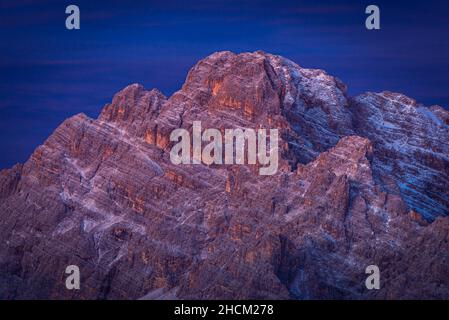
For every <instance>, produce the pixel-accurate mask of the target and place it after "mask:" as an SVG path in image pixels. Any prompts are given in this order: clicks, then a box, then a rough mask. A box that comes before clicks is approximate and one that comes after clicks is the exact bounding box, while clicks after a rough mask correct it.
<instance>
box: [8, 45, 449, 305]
mask: <svg viewBox="0 0 449 320" xmlns="http://www.w3.org/2000/svg"><path fill="white" fill-rule="evenodd" d="M193 121H201V123H202V126H203V127H204V128H218V129H224V128H255V129H256V128H266V129H270V128H276V129H278V130H279V169H278V171H277V173H276V174H274V175H272V176H262V175H259V174H258V165H257V164H256V165H252V164H246V165H215V164H211V165H204V164H186V165H174V164H173V163H172V162H171V161H170V148H171V147H172V145H173V142H172V141H170V133H171V132H172V131H173V130H174V129H177V128H184V129H186V130H189V131H190V130H191V128H192V123H193ZM0 241H1V243H2V245H1V246H0V298H2V299H24V298H31V299H47V298H52V299H74V298H76V299H406V298H424V299H441V298H449V112H448V111H446V110H445V109H443V108H442V107H439V106H430V107H427V106H424V105H422V104H420V103H418V102H416V101H415V100H413V99H411V98H409V97H406V96H405V95H402V94H399V93H392V92H381V93H372V92H368V93H365V94H361V95H359V96H356V97H351V96H349V95H348V93H347V89H346V85H345V84H344V83H342V82H341V81H340V80H339V79H337V78H336V77H333V76H331V75H328V74H327V73H326V72H325V71H322V70H316V69H306V68H302V67H300V66H299V65H297V64H295V63H294V62H292V61H290V60H288V59H285V58H283V57H280V56H275V55H271V54H267V53H264V52H261V51H258V52H254V53H242V54H234V53H231V52H218V53H214V54H212V55H211V56H209V57H207V58H205V59H203V60H201V61H200V62H198V63H197V64H196V65H195V66H194V67H193V68H192V69H191V70H190V72H189V73H188V76H187V79H186V81H185V83H184V85H183V86H182V88H181V90H179V91H178V92H176V93H174V94H173V95H172V96H171V97H170V98H166V97H165V96H164V95H163V94H162V93H161V92H159V91H158V90H157V89H153V90H149V91H148V90H146V89H145V88H144V87H143V86H141V85H139V84H132V85H130V86H128V87H126V88H125V89H123V90H122V91H120V92H119V93H117V94H116V95H115V96H114V98H113V100H112V102H111V103H110V104H108V105H106V106H105V107H104V108H103V110H102V111H101V114H100V116H99V117H98V119H91V118H89V117H87V116H85V115H84V114H78V115H75V116H73V117H71V118H69V119H67V120H66V121H64V122H63V123H62V124H61V125H60V126H59V127H58V128H57V129H56V130H55V131H54V133H53V134H52V135H51V136H50V137H49V138H48V139H47V140H46V141H45V143H44V144H43V145H41V146H39V147H38V148H37V149H36V150H35V151H34V152H33V154H32V155H31V157H30V158H29V160H28V161H27V162H25V163H24V164H17V165H15V166H14V167H13V168H11V169H6V170H3V171H1V173H0ZM69 265H75V266H78V267H79V270H80V289H79V290H68V289H67V288H66V277H67V276H68V275H67V274H66V273H65V271H66V268H67V266H69ZM370 265H376V266H378V268H379V271H380V289H378V290H377V289H373V290H368V288H367V287H366V286H365V280H366V278H367V277H368V275H367V274H366V273H365V271H366V268H367V266H370Z"/></svg>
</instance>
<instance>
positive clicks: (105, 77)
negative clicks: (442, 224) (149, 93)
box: [0, 0, 449, 168]
mask: <svg viewBox="0 0 449 320" xmlns="http://www.w3.org/2000/svg"><path fill="white" fill-rule="evenodd" d="M69 4H76V5H78V6H79V7H80V11H81V29H80V30H71V31H70V30H67V29H66V28H65V19H66V16H67V15H66V14H65V7H66V6H67V5H69ZM368 4H376V5H378V6H379V7H380V10H381V30H380V31H368V30H366V29H365V23H364V22H365V18H366V15H365V13H364V12H365V7H366V6H367V5H368ZM0 10H1V12H0V39H1V41H0V128H1V129H0V130H1V135H0V168H5V167H10V166H12V165H13V164H14V163H16V162H24V161H25V160H26V159H27V158H28V157H29V155H30V154H31V152H32V151H33V150H34V148H35V147H36V146H38V145H39V144H41V143H42V142H43V141H44V140H45V138H46V137H47V136H48V135H49V134H51V132H52V131H53V130H54V129H55V128H56V127H57V126H58V125H59V124H60V123H61V122H62V121H63V120H64V119H66V118H67V117H69V116H71V115H74V114H76V113H79V112H84V113H86V114H88V115H89V116H92V117H96V116H97V115H98V113H99V111H100V110H101V108H102V107H103V105H104V104H106V103H107V102H109V101H110V100H111V99H112V96H113V94H114V93H116V92H117V91H118V90H120V89H121V88H123V87H124V86H126V85H128V84H129V83H133V82H139V83H142V84H143V85H144V86H145V87H146V88H153V87H156V88H158V89H160V90H161V91H162V92H163V93H164V94H166V95H170V94H172V93H173V92H174V91H176V90H178V89H179V88H180V86H181V85H182V83H183V81H184V79H185V77H186V74H187V72H188V70H189V68H190V67H191V66H192V65H193V64H195V62H197V61H198V60H199V59H201V58H203V57H205V56H207V55H209V54H210V53H212V52H214V51H219V50H231V51H234V52H242V51H255V50H264V51H267V52H270V53H275V54H280V55H283V56H285V57H288V58H290V59H292V60H293V61H295V62H297V63H298V64H300V65H301V66H304V67H311V68H321V69H325V70H326V71H327V72H329V73H330V74H333V75H335V76H338V77H339V78H340V79H342V80H343V81H344V82H345V83H346V84H347V85H348V87H349V91H350V94H352V95H355V94H358V93H361V92H364V91H382V90H391V91H397V92H402V93H405V94H407V95H409V96H411V97H413V98H416V99H417V100H418V101H420V102H423V103H425V104H428V105H431V104H440V105H442V106H445V107H448V106H449V82H448V74H449V59H448V57H449V36H448V35H449V22H448V19H447V16H448V15H449V1H432V0H427V1H400V0H399V1H397V0H396V1H391V0H390V1H375V0H372V1H335V0H334V1H300V0H297V1H282V0H280V1H225V0H220V1H194V0H191V1H170V0H165V1H110V2H107V1H78V0H72V1H36V0H22V1H20V0H19V1H4V0H1V1H0Z"/></svg>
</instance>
